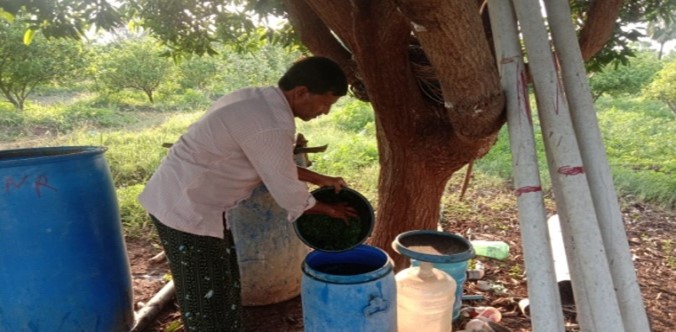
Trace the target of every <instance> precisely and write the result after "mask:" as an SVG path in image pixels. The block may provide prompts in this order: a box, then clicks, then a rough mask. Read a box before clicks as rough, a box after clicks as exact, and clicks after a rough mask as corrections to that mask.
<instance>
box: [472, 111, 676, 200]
mask: <svg viewBox="0 0 676 332" xmlns="http://www.w3.org/2000/svg"><path fill="white" fill-rule="evenodd" d="M657 106H659V105H656V104H655V103H653V102H651V101H646V100H642V99H640V98H620V99H617V98H616V99H613V100H612V102H611V101H609V100H607V99H604V98H602V99H599V103H597V108H598V110H599V111H598V120H599V126H600V128H601V134H602V135H603V137H604V144H605V148H606V153H607V158H608V162H609V164H610V166H611V171H612V176H613V179H614V183H615V187H616V189H617V191H618V192H619V193H620V194H622V195H634V196H636V197H639V198H640V199H642V200H644V201H651V202H655V203H658V204H661V205H665V206H667V207H672V208H673V207H674V206H675V205H676V195H674V193H676V176H674V174H675V172H676V158H674V151H676V145H675V143H674V142H676V122H674V120H673V117H672V116H670V115H669V112H668V111H666V110H663V109H662V110H660V109H656V107H657ZM533 126H534V127H533V129H534V132H535V142H536V154H537V159H538V168H539V172H540V179H541V182H542V186H543V188H544V189H545V190H549V188H551V179H550V177H549V173H548V171H547V162H546V154H545V152H544V151H545V150H544V144H543V141H542V134H541V131H540V126H539V122H538V118H537V117H534V118H533ZM474 172H475V173H481V174H483V175H484V176H486V175H487V176H492V177H497V178H499V179H503V181H508V180H509V179H511V178H512V159H511V152H510V146H509V137H508V130H507V127H505V128H503V129H502V130H501V131H500V134H499V136H498V141H497V143H496V144H495V146H494V147H493V148H492V149H491V150H490V152H489V153H488V154H486V156H484V157H483V158H481V159H479V160H477V161H476V163H475V165H474Z"/></svg>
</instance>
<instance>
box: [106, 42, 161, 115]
mask: <svg viewBox="0 0 676 332" xmlns="http://www.w3.org/2000/svg"><path fill="white" fill-rule="evenodd" d="M161 53H162V49H161V48H160V47H159V46H158V45H157V44H156V43H155V42H153V41H152V40H151V39H149V38H142V39H137V40H135V39H132V40H127V41H124V42H121V43H120V44H118V45H114V47H111V49H110V50H108V52H107V53H106V54H100V57H99V58H98V61H97V62H96V63H95V66H96V69H95V70H93V71H94V72H95V78H96V81H97V82H98V84H100V86H101V87H103V88H105V89H107V90H109V91H113V92H117V91H120V90H122V89H133V90H138V91H142V92H143V93H145V95H146V96H147V98H148V100H149V101H150V102H151V103H153V102H154V98H153V94H154V92H155V91H156V90H157V89H158V87H159V86H160V84H161V83H162V82H163V81H164V80H165V79H166V78H167V76H168V75H169V73H170V71H171V70H172V68H173V64H172V63H171V62H170V60H169V59H168V58H166V57H162V56H161Z"/></svg>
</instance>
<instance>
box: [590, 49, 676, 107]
mask: <svg viewBox="0 0 676 332" xmlns="http://www.w3.org/2000/svg"><path fill="white" fill-rule="evenodd" d="M662 65H663V64H662V62H660V61H659V60H658V59H657V56H656V55H655V54H654V53H653V52H641V53H639V54H638V55H637V56H636V57H635V58H632V59H631V60H630V61H629V63H628V64H627V65H615V66H613V65H607V66H605V67H604V68H603V71H601V72H598V73H594V74H593V75H591V77H590V79H589V83H590V85H591V89H592V91H593V94H594V97H595V99H596V98H598V97H600V96H601V95H603V94H607V95H610V96H615V97H617V96H620V95H622V94H638V93H640V92H641V89H643V87H645V86H646V85H648V84H649V83H650V82H651V81H652V79H653V76H654V75H655V73H656V72H658V71H659V70H660V68H662Z"/></svg>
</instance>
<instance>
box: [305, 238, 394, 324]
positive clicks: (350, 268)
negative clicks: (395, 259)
mask: <svg viewBox="0 0 676 332" xmlns="http://www.w3.org/2000/svg"><path fill="white" fill-rule="evenodd" d="M392 268H393V265H392V261H391V260H390V258H389V256H387V254H386V253H385V252H384V251H382V250H381V249H379V248H376V247H371V246H368V245H359V246H357V247H355V248H353V249H350V250H347V251H342V252H323V251H313V252H311V253H309V254H308V255H307V257H306V258H305V261H304V262H303V278H302V280H301V302H302V305H303V324H304V327H305V331H306V332H326V331H332V332H340V331H344V332H359V331H368V332H379V331H383V332H385V331H387V332H395V331H396V330H397V294H396V292H397V286H396V283H395V280H394V273H393V272H392Z"/></svg>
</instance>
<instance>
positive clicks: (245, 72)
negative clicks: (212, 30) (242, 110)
mask: <svg viewBox="0 0 676 332" xmlns="http://www.w3.org/2000/svg"><path fill="white" fill-rule="evenodd" d="M220 57H221V61H220V62H221V63H222V64H223V67H222V68H220V72H221V73H222V76H220V77H219V79H220V80H221V81H222V82H223V85H222V87H221V88H222V91H223V92H224V93H225V92H230V91H233V90H236V89H241V88H244V87H247V86H262V85H277V81H278V80H279V78H280V77H281V76H282V74H283V73H284V71H286V69H287V68H288V67H289V65H290V64H291V63H293V62H294V61H296V60H297V59H298V58H299V57H300V53H298V52H295V51H294V52H288V51H287V50H285V49H284V48H283V47H281V46H279V45H275V44H266V45H264V46H262V47H261V49H260V51H259V52H255V53H237V52H236V51H235V50H234V49H233V48H225V49H224V50H223V52H222V54H221V55H220Z"/></svg>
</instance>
